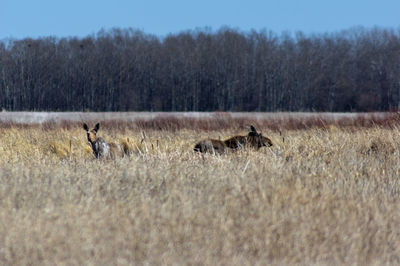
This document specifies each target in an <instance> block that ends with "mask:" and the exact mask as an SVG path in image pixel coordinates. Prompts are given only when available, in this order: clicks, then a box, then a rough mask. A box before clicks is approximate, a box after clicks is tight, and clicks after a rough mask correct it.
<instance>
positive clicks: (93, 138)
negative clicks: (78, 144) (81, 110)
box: [83, 123, 100, 143]
mask: <svg viewBox="0 0 400 266" xmlns="http://www.w3.org/2000/svg"><path fill="white" fill-rule="evenodd" d="M99 128H100V124H99V123H97V124H96V125H95V126H94V128H93V129H91V130H89V127H88V125H86V123H85V124H83V129H84V130H86V134H87V139H88V141H89V142H90V143H94V142H95V141H96V139H97V137H96V135H97V131H99Z"/></svg>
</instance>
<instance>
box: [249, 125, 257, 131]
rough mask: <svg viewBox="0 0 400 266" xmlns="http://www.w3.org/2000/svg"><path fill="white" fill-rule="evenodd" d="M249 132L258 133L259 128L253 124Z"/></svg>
mask: <svg viewBox="0 0 400 266" xmlns="http://www.w3.org/2000/svg"><path fill="white" fill-rule="evenodd" d="M249 132H254V133H257V130H256V128H255V127H254V126H253V125H251V126H250V128H249Z"/></svg>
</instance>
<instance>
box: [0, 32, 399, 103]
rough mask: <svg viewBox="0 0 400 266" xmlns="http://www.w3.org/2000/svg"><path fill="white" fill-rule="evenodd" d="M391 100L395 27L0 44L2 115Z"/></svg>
mask: <svg viewBox="0 0 400 266" xmlns="http://www.w3.org/2000/svg"><path fill="white" fill-rule="evenodd" d="M399 103H400V30H393V29H380V28H373V29H364V28H357V29H352V30H348V31H343V32H339V33H332V34H319V35H305V34H302V33H301V32H300V33H297V34H294V35H292V34H281V35H279V36H278V35H277V34H275V33H273V32H267V31H260V32H256V31H252V32H241V31H239V30H235V29H231V28H222V29H220V30H218V31H211V30H207V29H203V30H196V31H188V32H182V33H179V34H171V35H169V36H166V37H164V38H159V37H157V36H154V35H149V34H145V33H143V32H141V31H136V30H133V29H127V30H122V29H113V30H110V31H104V30H103V31H100V32H99V33H98V34H96V35H93V36H88V37H86V38H55V37H48V38H39V39H23V40H11V41H10V40H9V41H3V42H0V109H5V110H7V111H15V110H30V111H47V110H53V111H89V110H90V111H216V110H218V111H387V110H395V109H397V108H398V106H399Z"/></svg>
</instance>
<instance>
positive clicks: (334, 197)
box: [0, 127, 400, 265]
mask: <svg viewBox="0 0 400 266" xmlns="http://www.w3.org/2000/svg"><path fill="white" fill-rule="evenodd" d="M239 133H240V134H244V133H245V132H222V131H221V132H197V131H181V132H175V133H174V132H166V131H149V132H146V138H145V140H142V132H135V131H125V132H124V134H119V133H118V130H107V129H105V128H103V129H102V130H101V131H100V132H99V135H101V136H102V137H104V138H105V139H106V140H107V141H113V142H116V143H124V142H126V143H128V145H129V152H130V156H129V157H124V158H118V159H115V160H95V159H93V156H92V154H91V149H90V146H89V145H88V144H87V141H86V136H85V132H84V131H83V130H82V129H80V128H76V129H71V130H62V129H57V128H55V129H52V130H42V129H40V128H39V127H32V128H3V129H0V221H1V222H0V264H2V265H129V264H131V265H133V264H167V265H176V264H199V265H203V264H206V265H215V264H224V265H244V264H248V265H265V264H272V265H274V264H275V265H281V264H332V265H338V264H353V263H355V264H372V265H373V264H375V265H382V264H399V263H400V227H399V224H400V212H399V210H400V184H399V182H398V180H399V177H400V160H399V155H400V154H399V150H400V145H399V143H400V136H399V133H398V131H397V130H387V129H380V128H372V129H346V130H344V129H338V128H335V127H331V128H330V129H328V130H319V129H310V130H304V131H289V132H284V133H283V137H284V139H285V141H284V142H283V138H282V136H280V135H279V134H278V133H274V132H270V131H268V130H267V129H263V134H265V135H267V136H269V137H270V138H271V139H272V141H273V142H274V144H275V145H274V146H272V147H271V148H263V149H260V151H258V152H257V151H240V152H235V153H229V154H226V155H222V156H213V155H208V154H206V155H201V154H197V153H194V152H193V146H194V143H195V142H196V141H198V140H200V139H202V138H205V137H208V136H209V137H213V138H219V137H221V138H224V137H225V136H231V135H233V134H239Z"/></svg>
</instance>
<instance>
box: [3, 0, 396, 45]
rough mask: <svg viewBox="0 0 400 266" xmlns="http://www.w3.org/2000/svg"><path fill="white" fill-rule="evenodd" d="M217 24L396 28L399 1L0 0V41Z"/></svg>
mask: <svg viewBox="0 0 400 266" xmlns="http://www.w3.org/2000/svg"><path fill="white" fill-rule="evenodd" d="M221 26H229V27H233V28H237V29H240V30H243V31H248V30H251V29H254V30H257V31H259V30H262V29H267V30H271V31H273V32H275V33H277V34H280V33H281V32H283V31H289V32H296V31H303V32H304V33H306V34H311V33H324V32H336V31H340V30H345V29H349V28H352V27H355V26H364V27H367V28H369V27H373V26H379V27H385V28H394V29H399V26H400V0H264V1H262V0H200V1H199V0H197V1H194V0H193V1H192V0H164V1H161V0H158V1H156V0H141V1H139V0H130V1H129V0H112V1H111V0H110V1H106V0H0V40H1V39H5V38H16V39H21V38H25V37H33V38H37V37H43V36H56V37H70V36H78V37H84V36H87V35H91V34H95V33H97V32H98V31H99V30H100V29H102V28H104V29H106V30H107V29H111V28H113V27H119V28H129V27H130V28H135V29H139V30H143V31H144V32H145V33H150V34H155V35H158V36H160V37H162V36H165V35H167V34H168V33H179V32H180V31H185V30H190V29H196V28H204V27H211V29H213V30H217V29H219V28H220V27H221Z"/></svg>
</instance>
